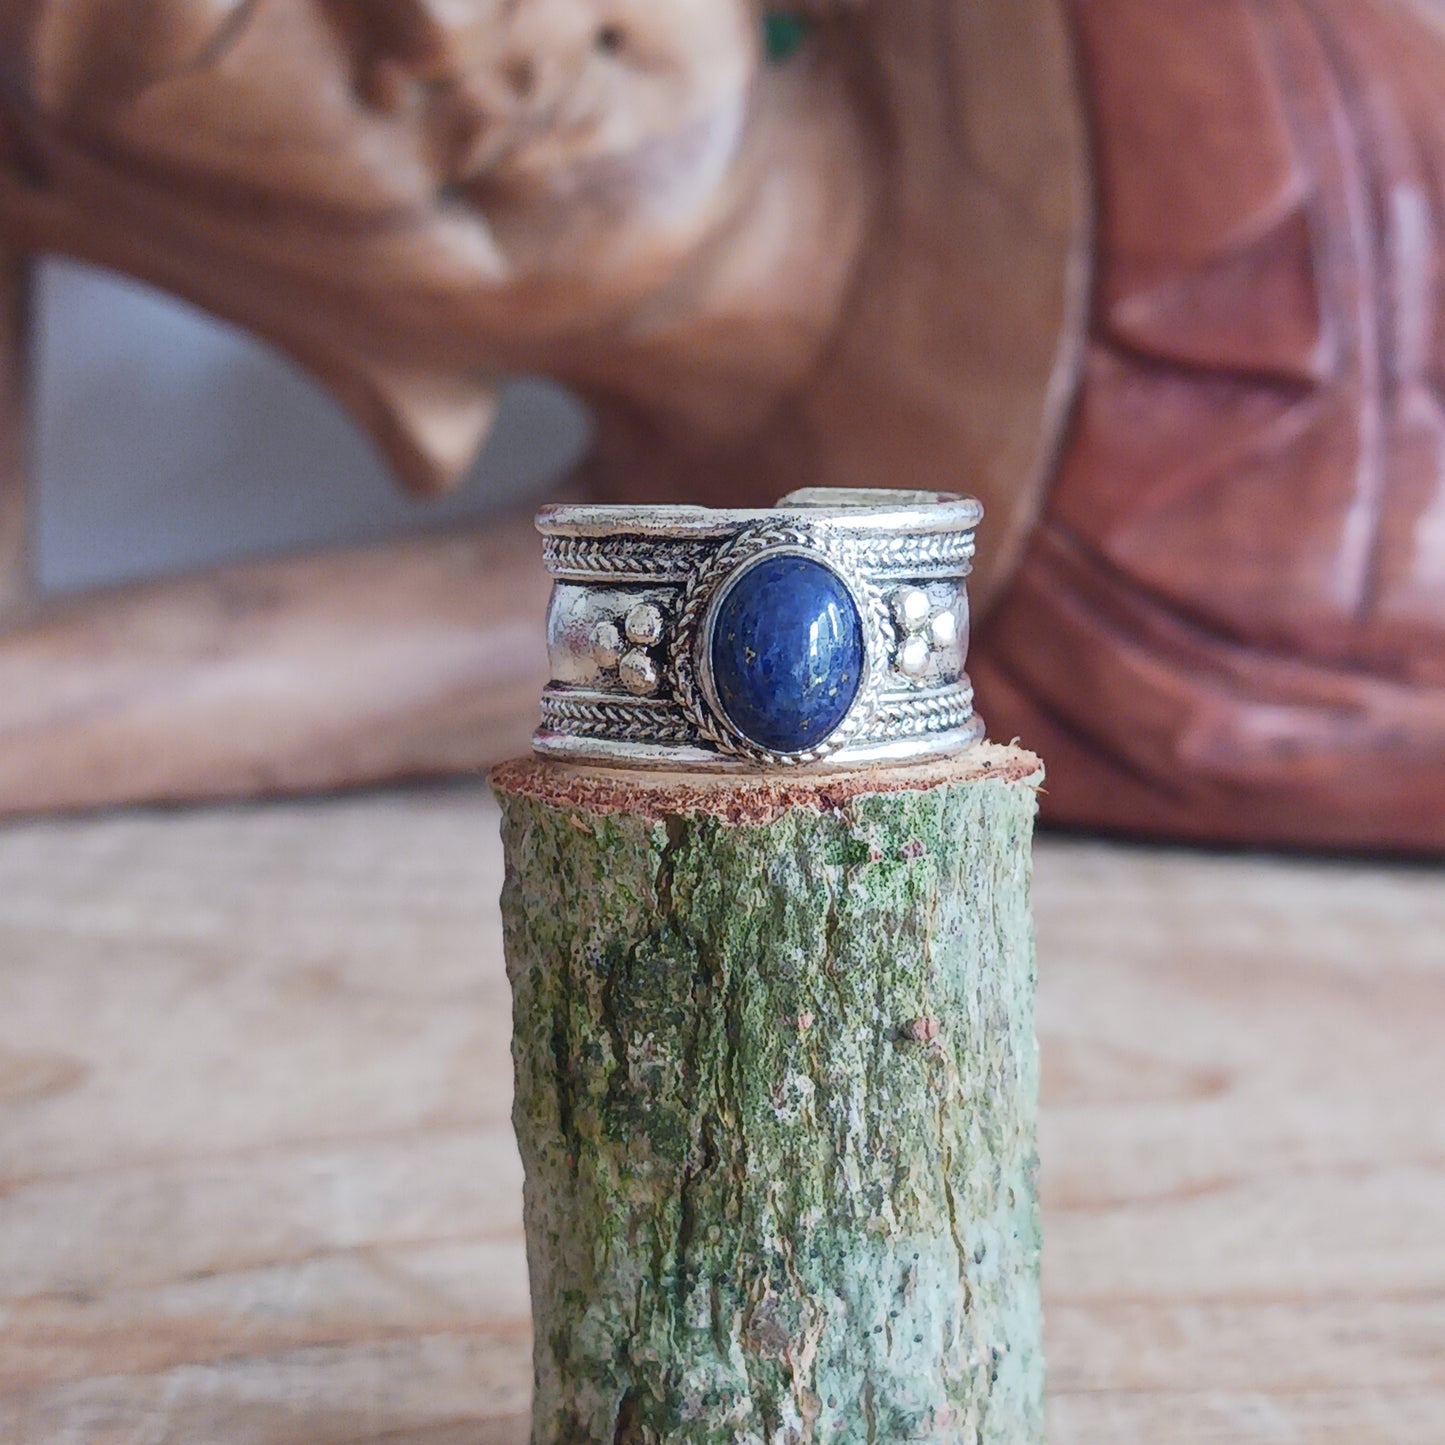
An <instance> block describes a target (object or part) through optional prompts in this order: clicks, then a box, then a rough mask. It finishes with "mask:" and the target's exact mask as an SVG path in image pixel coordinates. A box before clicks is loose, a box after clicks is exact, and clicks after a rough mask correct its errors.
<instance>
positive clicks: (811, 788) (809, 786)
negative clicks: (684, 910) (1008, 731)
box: [491, 743, 1044, 823]
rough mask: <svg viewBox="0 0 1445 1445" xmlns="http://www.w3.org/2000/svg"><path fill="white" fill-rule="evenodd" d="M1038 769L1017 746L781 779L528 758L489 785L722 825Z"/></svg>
mask: <svg viewBox="0 0 1445 1445" xmlns="http://www.w3.org/2000/svg"><path fill="white" fill-rule="evenodd" d="M1043 777H1044V769H1043V764H1042V763H1041V762H1040V761H1039V760H1038V758H1036V757H1035V756H1034V755H1033V754H1032V753H1029V752H1025V751H1024V750H1023V749H1022V748H1018V747H1010V746H1003V745H1000V744H998V743H980V744H979V745H978V746H976V747H972V748H969V749H968V750H967V751H966V752H962V753H959V754H958V755H956V756H954V757H948V758H939V759H934V760H931V761H929V762H924V763H916V764H913V765H912V766H909V767H897V766H894V767H887V768H859V769H849V770H846V771H843V770H839V771H836V772H831V771H826V770H824V771H818V772H799V773H784V774H766V775H764V774H758V773H743V772H738V773H667V772H647V771H644V770H642V769H638V768H625V769H624V768H591V767H573V766H570V765H566V764H562V763H554V762H543V761H539V760H537V759H533V758H523V759H518V760H517V761H515V762H509V763H503V764H502V765H501V766H500V767H497V768H494V769H493V770H492V774H491V780H492V786H493V787H494V788H496V789H497V790H498V791H499V792H501V793H503V794H505V795H506V796H508V797H517V798H529V799H532V800H534V801H537V802H543V803H551V804H553V805H554V806H556V807H560V808H574V809H576V810H577V811H578V812H581V813H633V814H636V815H638V816H640V817H644V818H665V817H669V816H676V815H678V814H683V815H705V816H711V817H715V818H718V819H720V820H722V821H723V822H726V823H768V822H771V821H773V820H774V819H775V818H778V817H780V816H781V815H782V814H783V813H785V812H787V811H788V810H789V809H790V808H812V809H816V810H817V811H820V812H833V811H836V810H838V809H840V808H843V807H846V806H847V804H848V803H850V802H852V801H853V800H855V799H857V798H863V797H870V796H872V797H876V796H878V795H880V794H885V793H909V792H927V791H928V790H929V789H932V788H937V787H942V786H944V785H946V784H949V783H977V782H985V781H995V782H1013V783H1029V784H1032V785H1034V786H1038V785H1039V784H1041V783H1042V782H1043Z"/></svg>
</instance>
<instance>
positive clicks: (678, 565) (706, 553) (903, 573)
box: [542, 532, 975, 583]
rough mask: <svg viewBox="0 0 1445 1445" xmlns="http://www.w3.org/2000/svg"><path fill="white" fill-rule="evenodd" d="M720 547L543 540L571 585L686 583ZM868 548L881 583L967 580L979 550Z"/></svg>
mask: <svg viewBox="0 0 1445 1445" xmlns="http://www.w3.org/2000/svg"><path fill="white" fill-rule="evenodd" d="M860 540H862V539H860ZM718 545H719V544H718V542H717V541H716V540H714V541H711V542H705V541H674V540H662V539H655V538H650V537H638V536H631V537H629V536H617V537H544V538H543V540H542V560H543V562H544V563H545V564H546V567H547V571H548V572H549V573H551V575H552V576H554V577H558V578H565V579H567V580H568V581H573V582H600V581H609V582H657V583H683V582H686V581H687V580H688V579H689V578H690V577H691V576H692V575H693V574H694V573H695V572H696V571H697V569H698V568H699V567H700V566H702V565H703V563H705V562H706V560H707V559H708V558H709V557H710V556H711V555H712V554H713V553H714V552H715V551H716V549H717V547H718ZM866 546H867V551H868V557H869V566H870V571H872V572H873V573H874V574H875V575H876V576H878V577H879V578H880V579H882V578H885V577H886V578H890V579H891V578H895V577H910V578H920V579H924V578H934V577H964V576H967V575H968V573H969V572H970V570H972V566H973V558H974V551H975V547H974V540H973V534H972V533H966V534H958V533H947V532H944V533H934V534H926V535H923V536H914V537H877V538H874V537H869V538H868V539H867V540H866Z"/></svg>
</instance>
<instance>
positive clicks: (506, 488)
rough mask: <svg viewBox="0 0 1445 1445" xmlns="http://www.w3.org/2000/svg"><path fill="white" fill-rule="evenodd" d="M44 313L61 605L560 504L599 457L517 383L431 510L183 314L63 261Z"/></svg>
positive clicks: (39, 366)
mask: <svg viewBox="0 0 1445 1445" xmlns="http://www.w3.org/2000/svg"><path fill="white" fill-rule="evenodd" d="M35 318H36V327H35V338H36V349H35V356H34V364H35V382H36V386H35V413H36V414H35V419H34V422H35V424H34V431H33V442H32V445H33V447H34V452H33V469H34V474H35V476H36V479H37V486H38V525H37V537H36V547H35V560H36V570H37V578H38V581H39V584H40V586H41V588H42V590H43V591H45V592H48V593H52V594H53V593H60V592H71V591H77V590H81V589H85V588H89V587H96V586H103V585H106V584H109V583H114V582H124V581H129V580H132V579H135V578H139V577H153V576H160V575H165V574H169V573H174V572H179V571H185V570H187V569H190V568H195V567H201V566H205V565H208V564H210V563H214V562H220V561H227V560H231V559H235V558H240V557H254V556H264V555H275V554H279V553H286V552H294V551H298V550H302V549H309V548H315V547H319V546H326V545H335V544H346V543H364V542H374V541H381V540H384V539H386V538H389V537H399V536H405V535H416V534H418V533H425V532H430V531H436V530H437V529H439V528H443V527H446V526H447V525H449V524H451V523H454V522H458V521H462V520H467V519H475V518H478V517H485V516H486V515H487V514H488V513H489V512H493V511H496V510H497V509H499V508H502V507H507V506H515V505H518V504H521V503H530V502H532V501H535V500H536V499H538V498H540V497H543V496H545V495H546V494H547V492H548V491H549V490H550V489H552V488H553V487H554V486H555V484H556V482H557V481H558V479H559V478H561V477H562V476H563V475H564V474H565V473H566V472H567V471H568V470H569V469H570V468H571V467H572V466H573V465H574V464H575V463H576V461H577V460H578V458H579V457H580V456H581V454H582V453H583V451H584V450H585V449H586V445H587V438H588V424H587V417H586V413H585V410H584V409H583V408H582V407H581V406H580V404H579V403H577V402H576V401H575V400H574V399H573V398H571V397H570V396H568V395H567V394H566V393H565V392H563V391H562V390H560V389H559V388H557V387H555V386H552V385H551V384H549V383H546V382H542V381H536V380H519V381H515V382H512V383H510V384H509V385H508V386H507V388H506V390H505V393H504V397H503V404H502V409H501V413H500V416H499V418H498V422H497V426H496V429H495V431H494V432H493V435H492V439H491V441H490V442H489V444H488V446H487V448H486V450H485V452H484V453H483V455H482V456H481V457H480V458H479V460H478V462H477V465H476V466H475V467H474V468H473V469H472V473H471V475H470V476H469V477H468V479H467V481H466V483H465V485H464V486H463V487H462V488H461V490H460V491H459V492H458V493H456V494H455V495H453V496H450V497H447V498H445V499H442V500H440V501H416V500H412V499H410V498H408V497H406V496H403V495H402V494H400V493H399V492H398V491H397V490H396V488H395V486H394V485H393V484H392V482H391V480H390V478H389V477H388V476H387V474H386V471H385V469H384V467H383V465H382V463H381V461H380V459H379V458H378V456H377V455H376V453H375V452H374V451H373V450H372V449H371V447H370V446H369V444H368V443H367V441H366V440H365V438H364V437H362V435H361V434H360V432H359V431H357V429H356V428H355V427H354V426H353V425H352V424H351V422H350V420H349V419H348V418H347V417H346V416H345V415H344V414H343V413H342V412H341V410H340V409H339V408H338V407H337V406H336V405H335V403H334V402H332V401H331V400H330V398H329V397H327V396H326V395H325V393H324V392H322V390H321V389H320V388H319V387H318V386H317V385H316V384H315V383H314V382H312V381H311V380H310V379H309V378H308V377H306V376H305V375H304V374H302V373H301V372H300V371H298V370H297V369H296V368H295V367H294V366H292V365H291V364H290V363H289V362H287V361H286V360H285V359H284V358H282V357H281V356H279V355H278V354H277V353H275V352H274V351H272V350H270V349H269V348H267V347H266V346H264V345H263V344H261V343H260V342H258V341H256V340H254V339H253V338H251V337H248V336H246V335H244V334H243V333H241V332H239V331H237V330H236V329H235V328H233V327H230V326H227V325H225V324H223V323H221V322H218V321H215V320H213V319H211V318H210V317H208V316H205V315H203V314H202V313H200V312H199V311H196V310H195V309H194V308H192V307H190V306H187V305H185V304H184V303H182V302H179V301H176V300H174V299H173V298H171V297H168V296H164V295H162V294H160V293H158V292H156V291H153V290H151V289H149V288H147V287H144V286H141V285H138V284H136V283H134V282H131V281H127V280H124V279H121V278H119V277H117V276H114V275H112V274H110V273H107V272H103V271H99V270H95V269H93V268H90V267H86V266H82V265H79V264H76V263H73V262H69V261H61V260H47V261H45V262H44V263H43V264H42V265H41V266H40V270H39V279H38V286H37V297H36V312H35Z"/></svg>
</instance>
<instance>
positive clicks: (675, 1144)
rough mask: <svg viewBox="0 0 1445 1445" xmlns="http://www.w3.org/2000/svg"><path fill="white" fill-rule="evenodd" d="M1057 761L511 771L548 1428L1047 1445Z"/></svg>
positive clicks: (497, 777)
mask: <svg viewBox="0 0 1445 1445" xmlns="http://www.w3.org/2000/svg"><path fill="white" fill-rule="evenodd" d="M1040 779H1041V773H1040V770H1039V767H1038V764H1037V761H1036V760H1035V759H1033V758H1032V757H1030V756H1029V755H1028V754H1025V753H1021V752H1019V751H1018V750H1016V749H1008V748H998V747H992V746H988V745H985V746H983V747H981V748H978V749H975V750H974V751H973V752H971V753H969V754H967V755H965V756H964V757H962V758H959V759H954V760H952V761H950V762H947V763H942V764H933V765H930V766H928V767H924V768H910V769H894V770H888V771H882V770H875V771H873V772H871V773H858V774H846V775H835V776H820V777H818V778H816V779H806V778H789V779H786V780H782V781H778V780H765V779H755V778H744V777H733V778H716V779H708V780H686V779H682V778H678V777H671V778H659V777H655V776H654V777H648V776H646V775H641V774H634V775H631V776H629V775H625V774H620V773H611V774H604V773H601V772H596V771H579V770H577V769H568V768H565V767H563V766H561V765H557V764H545V763H538V762H525V763H516V764H510V765H507V766H504V767H503V768H501V769H498V770H497V772H496V773H495V774H494V776H493V786H494V788H495V790H496V792H497V794H498V796H499V798H500V800H501V803H502V808H503V815H504V825H503V828H504V836H505V842H506V850H507V881H506V885H505V891H504V894H503V918H504V924H505V931H506V946H507V957H508V967H509V973H510V976H511V979H512V984H513V990H514V1005H515V1042H514V1055H515V1064H516V1078H517V1095H516V1110H515V1118H516V1126H517V1136H518V1140H519V1142H520V1146H521V1151H522V1157H523V1160H524V1162H525V1165H526V1171H527V1185H526V1224H527V1242H528V1254H529V1262H530V1268H531V1276H532V1294H533V1307H534V1317H535V1327H536V1347H535V1364H536V1399H535V1406H534V1415H533V1426H532V1440H533V1445H592V1442H596V1445H652V1442H659V1445H660V1442H668V1445H792V1442H806V1441H814V1442H820V1445H854V1442H857V1445H864V1442H867V1445H874V1442H893V1441H909V1440H946V1441H967V1442H971V1445H972V1442H978V1445H1030V1442H1038V1441H1041V1440H1042V1439H1043V1424H1042V1408H1043V1399H1042V1397H1043V1359H1042V1352H1041V1333H1040V1331H1041V1321H1040V1303H1039V1279H1038V1267H1039V1222H1038V1208H1037V1197H1036V1189H1035V1176H1036V1151H1035V1116H1036V1099H1037V1049H1036V1044H1035V1038H1034V1020H1033V994H1034V980H1035V968H1034V954H1033V936H1032V925H1031V920H1030V906H1029V884H1030V871H1031V870H1030V858H1031V838H1032V829H1033V820H1034V814H1035V807H1036V794H1037V788H1038V784H1039V782H1040Z"/></svg>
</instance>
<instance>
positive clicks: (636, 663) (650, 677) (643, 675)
mask: <svg viewBox="0 0 1445 1445" xmlns="http://www.w3.org/2000/svg"><path fill="white" fill-rule="evenodd" d="M617 675H618V676H619V677H620V678H621V679H622V685H623V687H625V688H626V689H627V690H628V692H630V693H632V694H633V695H634V696H636V697H651V696H652V694H653V693H655V692H656V691H657V687H658V682H659V681H660V679H659V677H658V673H657V664H656V663H655V662H654V661H653V660H652V659H651V658H650V657H649V656H648V655H647V654H646V653H645V652H625V653H623V654H622V661H621V662H620V663H618V665H617Z"/></svg>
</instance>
